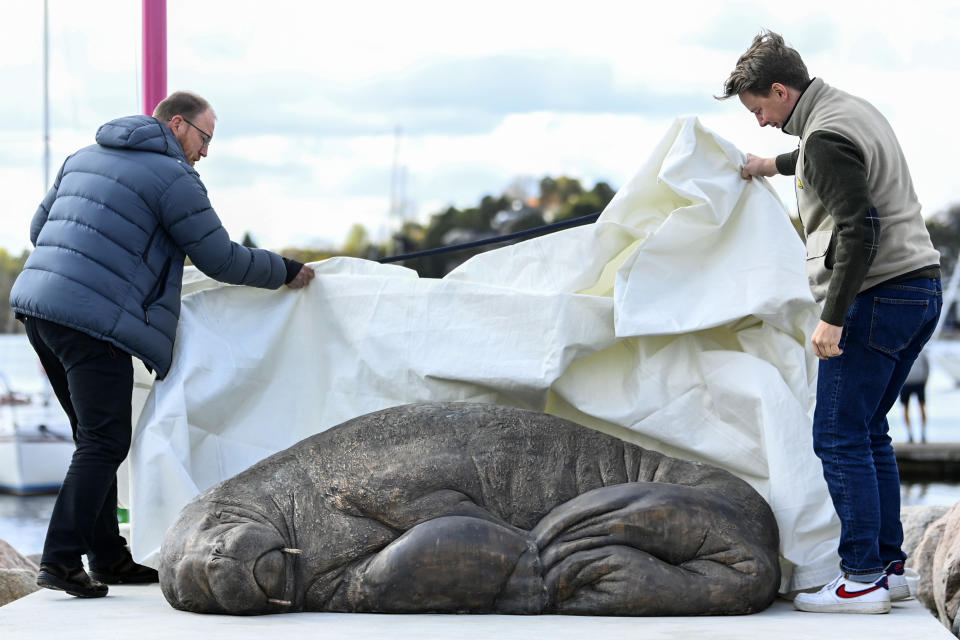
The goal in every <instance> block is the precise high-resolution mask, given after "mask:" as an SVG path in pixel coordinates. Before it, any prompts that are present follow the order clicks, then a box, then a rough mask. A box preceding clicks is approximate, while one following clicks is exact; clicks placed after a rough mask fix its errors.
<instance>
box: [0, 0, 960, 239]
mask: <svg viewBox="0 0 960 640" xmlns="http://www.w3.org/2000/svg"><path fill="white" fill-rule="evenodd" d="M776 8H777V6H776V5H774V4H772V3H769V2H764V3H758V2H737V1H726V2H724V1H718V0H712V1H701V0H679V1H677V2H647V1H644V0H633V1H630V2H627V1H625V0H619V1H617V2H610V1H607V0H591V1H590V2H557V1H556V0H554V1H552V2H533V1H525V0H512V1H511V2H502V1H500V0H488V1H486V2H482V3H459V2H449V1H446V2H435V1H426V0H423V1H421V0H408V1H405V2H396V1H393V2H373V1H366V0H353V1H351V2H342V1H341V2H325V1H317V2H301V1H292V0H273V1H271V2H252V1H244V0H230V1H226V0H204V1H201V2H196V1H190V2H188V1H186V0H167V48H168V62H167V65H168V80H167V87H168V90H169V91H174V90H176V89H188V90H192V91H195V92H197V93H199V94H201V95H203V96H204V97H206V98H207V99H208V100H209V101H210V102H211V104H212V105H213V107H214V109H215V111H216V113H217V116H218V120H217V125H216V131H215V132H214V139H213V142H212V143H211V146H210V150H209V156H208V157H207V158H205V159H202V160H201V161H200V162H199V163H198V164H197V166H196V169H197V170H198V171H199V173H200V176H201V179H202V180H203V182H204V184H205V185H206V187H207V190H208V193H209V195H210V199H211V202H212V203H213V206H214V208H215V209H216V210H217V213H218V214H219V216H220V218H221V220H222V221H223V223H224V226H225V227H226V228H227V230H228V231H229V232H230V235H231V236H232V237H233V238H234V239H237V240H239V239H240V238H242V236H243V234H244V233H247V232H249V233H250V234H251V236H252V237H253V239H254V241H255V242H256V243H257V244H258V245H260V246H263V247H268V248H272V249H281V248H284V247H298V248H318V249H319V248H333V247H338V246H340V245H341V244H342V243H343V241H344V240H345V239H346V237H347V234H348V232H349V230H350V228H351V227H352V226H353V225H354V224H361V225H364V226H365V227H366V228H367V229H368V231H369V232H370V234H371V236H373V237H374V238H375V239H381V238H385V237H387V236H388V235H389V233H390V232H391V231H392V230H393V229H395V228H397V227H398V226H399V224H400V221H401V220H402V219H403V218H407V219H416V220H420V221H421V222H424V221H426V220H427V219H428V218H429V216H430V215H431V214H433V213H437V212H439V211H441V210H443V209H444V208H446V207H447V206H450V205H454V206H457V207H461V208H464V207H468V206H472V205H474V204H476V203H477V202H478V201H479V199H480V198H481V197H482V196H484V195H487V194H491V195H499V194H501V193H503V192H504V191H506V190H507V188H508V187H510V186H511V185H526V186H527V188H528V190H529V191H530V192H531V193H530V195H535V185H536V184H537V182H538V181H539V179H540V178H542V177H543V176H546V175H550V176H553V177H557V176H560V175H566V176H569V177H574V178H578V179H579V180H580V181H581V182H582V183H583V184H584V186H585V187H587V188H590V187H592V186H593V185H594V184H595V183H596V182H598V181H601V180H602V181H606V182H608V183H609V184H611V185H612V186H613V187H614V188H619V187H621V186H623V185H624V184H626V182H627V180H628V179H629V178H630V177H631V176H632V175H633V174H634V173H635V172H636V171H638V170H639V169H640V167H641V166H642V164H643V162H644V161H645V160H646V158H647V157H648V155H649V153H650V151H651V150H652V149H653V147H654V146H655V145H656V143H657V142H658V141H659V140H660V139H661V138H662V136H663V135H664V134H665V133H666V132H667V130H668V129H669V127H670V124H671V123H672V122H673V121H674V120H675V119H676V118H677V117H681V116H689V115H694V116H697V117H699V118H700V120H701V122H702V123H703V124H704V125H705V126H707V127H708V128H710V129H711V130H713V131H714V132H716V133H717V134H719V135H720V136H722V137H723V138H726V139H727V140H730V141H731V142H733V143H734V144H735V145H736V146H737V147H738V148H740V149H741V150H743V151H745V152H751V153H756V154H758V155H775V154H778V153H783V152H786V151H790V150H792V149H794V148H795V147H796V144H797V139H796V138H793V137H790V136H787V135H785V134H783V133H782V132H780V131H777V130H774V129H772V128H765V129H761V128H760V127H758V126H757V123H756V120H755V119H754V117H753V116H752V115H751V114H750V113H749V112H748V111H747V110H746V109H745V108H744V107H743V106H742V105H741V104H740V102H739V101H738V100H736V99H735V98H734V99H732V100H727V101H718V100H715V99H714V98H713V96H714V95H716V94H718V93H720V92H721V89H722V85H723V81H724V80H725V79H726V77H727V76H728V74H729V73H730V71H731V70H732V69H733V67H734V65H735V64H736V60H737V58H738V57H739V55H740V54H741V53H742V52H743V51H744V50H745V49H746V48H747V46H748V45H749V43H750V41H751V39H752V38H753V36H754V35H756V34H757V33H758V32H760V31H761V30H762V29H764V28H767V29H771V30H774V31H777V32H779V33H781V34H782V35H783V36H784V38H785V39H786V40H787V42H788V43H789V44H791V45H792V46H793V47H795V48H796V49H797V50H798V51H799V52H800V54H801V55H802V56H803V58H804V60H805V62H806V64H807V67H808V69H809V70H810V73H811V75H812V76H818V77H822V78H823V79H824V80H825V81H826V82H827V83H829V84H831V85H834V86H837V87H839V88H841V89H844V90H845V91H848V92H850V93H853V94H855V95H859V96H861V97H864V98H866V99H868V100H870V101H871V102H873V103H874V104H875V105H876V106H877V107H878V108H879V109H880V110H881V112H883V114H884V115H885V116H886V117H887V119H888V120H889V121H890V122H891V124H892V125H893V128H894V130H895V131H896V133H897V135H898V137H899V139H900V142H901V145H902V147H903V149H904V151H905V153H906V156H907V159H908V162H909V163H910V167H911V171H912V174H913V180H914V185H915V187H916V190H917V193H918V196H919V198H920V200H921V202H922V203H923V206H924V213H925V215H935V214H936V213H937V212H939V211H942V210H944V209H945V208H946V207H948V206H949V205H950V204H952V203H955V202H958V201H960V180H958V179H957V178H956V169H955V167H956V162H954V161H951V157H952V156H953V153H952V152H953V151H954V150H955V149H957V148H958V146H960V145H958V143H960V133H958V127H957V126H956V123H954V122H952V117H953V115H955V113H956V109H957V104H958V100H957V98H958V96H960V38H957V37H956V34H957V33H960V2H945V1H936V0H931V1H924V2H897V3H891V2H875V1H874V2H838V1H836V0H833V1H831V2H823V1H821V0H806V1H805V2H802V3H792V4H790V5H785V4H782V5H780V8H781V9H782V10H780V11H777V10H776ZM0 11H2V15H3V16H4V19H3V21H2V24H0V86H2V87H3V91H2V93H0V96H2V97H0V194H2V197H0V203H2V205H0V206H2V209H0V248H4V249H6V250H7V251H9V252H11V253H17V254H19V252H20V251H22V250H24V249H27V248H29V246H30V244H29V225H30V220H31V218H32V216H33V213H34V212H35V211H36V208H37V205H38V204H39V202H40V200H41V199H42V197H43V195H44V193H45V192H46V190H47V188H48V186H49V185H46V184H44V177H43V176H44V171H43V164H44V162H43V130H42V129H43V117H42V104H43V102H42V101H43V82H42V77H43V71H42V70H43V44H42V43H43V35H42V34H43V2H41V1H40V0H29V1H27V0H0ZM49 36H50V37H49V42H50V57H49V91H50V119H51V127H50V149H51V162H50V164H51V167H50V175H51V178H50V179H51V180H52V179H53V176H55V175H56V172H57V170H58V168H59V166H60V164H61V163H62V162H63V160H64V159H65V158H66V157H67V156H68V155H69V154H71V153H73V152H74V151H76V150H77V149H79V148H81V147H83V146H86V145H88V144H91V143H93V138H94V134H95V133H96V130H97V128H98V127H99V126H100V125H101V124H103V123H104V122H107V121H109V120H111V119H113V118H116V117H120V116H124V115H130V114H134V113H142V111H143V105H142V89H141V86H140V85H141V75H142V72H141V2H138V1H137V0H83V1H76V0H49ZM392 176H401V177H402V179H401V180H397V181H394V180H392ZM396 184H401V185H402V188H395V187H394V185H396ZM773 184H774V186H775V188H776V189H777V192H778V193H779V194H780V195H781V198H782V199H783V200H784V203H785V204H786V205H787V207H788V208H789V209H792V210H795V208H796V202H795V198H794V195H793V187H792V182H791V181H790V179H789V178H783V177H780V178H774V179H773ZM392 193H393V194H394V197H391V194H392Z"/></svg>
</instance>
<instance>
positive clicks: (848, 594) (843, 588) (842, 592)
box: [837, 584, 883, 598]
mask: <svg viewBox="0 0 960 640" xmlns="http://www.w3.org/2000/svg"><path fill="white" fill-rule="evenodd" d="M882 588H883V585H882V584H875V585H873V586H872V587H870V588H869V589H863V590H861V591H847V585H845V584H842V585H840V588H839V589H837V596H839V597H841V598H856V597H857V596H864V595H867V594H868V593H870V592H871V591H876V590H877V589H882Z"/></svg>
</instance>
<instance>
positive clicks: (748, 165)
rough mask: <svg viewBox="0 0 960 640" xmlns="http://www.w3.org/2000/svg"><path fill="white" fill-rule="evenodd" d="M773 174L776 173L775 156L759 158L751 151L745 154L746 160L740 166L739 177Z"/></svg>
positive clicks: (748, 177)
mask: <svg viewBox="0 0 960 640" xmlns="http://www.w3.org/2000/svg"><path fill="white" fill-rule="evenodd" d="M775 175H777V159H776V158H761V157H759V156H755V155H753V154H752V153H748V154H747V161H746V162H745V163H743V166H742V167H741V168H740V177H741V178H743V179H744V180H750V179H751V178H753V176H762V177H764V178H769V177H770V176H775Z"/></svg>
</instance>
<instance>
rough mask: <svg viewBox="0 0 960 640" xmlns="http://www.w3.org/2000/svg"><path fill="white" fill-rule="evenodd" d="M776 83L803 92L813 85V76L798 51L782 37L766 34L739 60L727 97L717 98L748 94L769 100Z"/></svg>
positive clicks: (725, 92)
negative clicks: (767, 97)
mask: <svg viewBox="0 0 960 640" xmlns="http://www.w3.org/2000/svg"><path fill="white" fill-rule="evenodd" d="M774 82H779V83H780V84H782V85H785V86H788V87H792V88H794V89H797V90H799V91H802V90H803V89H805V88H806V86H807V85H808V84H809V83H810V74H809V73H807V65H805V64H804V63H803V58H801V57H800V54H799V53H797V51H796V49H793V48H791V47H788V46H787V43H785V42H784V41H783V37H782V36H781V35H780V34H779V33H774V32H773V31H770V30H764V31H761V32H760V34H759V35H757V36H756V37H755V38H754V39H753V43H752V44H751V45H750V48H749V49H747V50H746V52H745V53H744V54H743V55H742V56H740V59H739V60H737V66H736V67H735V68H734V69H733V72H732V73H731V74H730V77H729V78H727V81H726V82H724V83H723V94H722V95H719V96H714V97H715V98H716V99H717V100H726V99H727V98H731V97H733V96H738V95H740V94H741V93H743V92H744V91H749V92H750V93H753V94H756V95H760V96H766V95H768V94H769V93H770V87H772V86H773V83H774Z"/></svg>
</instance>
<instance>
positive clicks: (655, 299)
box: [129, 118, 839, 591]
mask: <svg viewBox="0 0 960 640" xmlns="http://www.w3.org/2000/svg"><path fill="white" fill-rule="evenodd" d="M743 160H744V158H743V155H742V154H741V153H740V152H739V151H738V150H736V149H735V148H734V147H733V146H731V145H730V144H729V143H728V142H726V141H724V140H723V139H721V138H719V137H718V136H717V135H716V134H714V133H712V132H711V131H709V130H707V129H705V128H704V127H703V126H702V125H701V124H700V123H699V121H698V120H696V119H695V118H685V119H679V120H677V121H676V122H675V123H674V125H673V126H672V127H671V129H670V130H669V131H668V132H667V134H666V135H665V136H664V138H663V140H662V141H661V142H660V144H659V145H658V146H657V147H656V148H655V149H654V151H653V153H652V154H651V156H650V159H649V160H648V161H647V163H646V164H645V165H644V166H643V168H642V169H641V170H640V171H639V172H638V173H637V175H636V176H635V177H634V178H633V179H632V180H631V181H630V182H629V183H628V184H627V185H626V186H624V187H623V188H622V189H621V190H620V191H619V192H618V193H617V195H616V197H615V198H614V200H613V201H612V202H611V203H610V205H609V206H608V207H607V208H606V210H605V211H604V212H603V214H602V215H601V216H600V218H599V220H598V221H597V222H596V223H595V224H593V225H589V226H584V227H578V228H574V229H569V230H566V231H560V232H557V233H554V234H551V235H548V236H544V237H540V238H536V239H533V240H529V241H526V242H522V243H519V244H516V245H513V246H509V247H504V248H501V249H497V250H494V251H489V252H486V253H483V254H480V255H478V256H476V257H474V258H472V259H471V260H469V261H467V262H465V263H464V264H463V265H461V266H460V267H459V268H458V269H456V270H455V271H453V272H452V273H450V274H449V275H448V276H447V277H445V278H443V279H439V280H438V279H426V278H419V277H418V276H417V274H416V273H415V272H414V271H412V270H410V269H406V268H403V267H399V266H389V265H380V264H377V263H373V262H368V261H363V260H356V259H349V258H335V259H331V260H327V261H324V262H322V263H317V264H315V265H313V266H314V267H315V269H316V271H317V278H316V279H315V280H314V282H313V283H311V285H310V286H309V287H307V288H306V289H304V290H299V291H292V290H289V289H286V288H282V289H281V290H279V291H264V290H259V289H252V288H245V287H234V286H226V285H220V284H218V283H215V282H213V281H211V280H208V279H205V278H203V277H202V276H201V277H197V275H196V274H195V273H193V274H188V276H187V277H188V278H189V279H190V284H189V286H187V287H185V291H186V292H187V293H186V294H185V297H184V299H183V313H182V317H181V323H180V331H179V334H178V337H177V343H176V348H175V353H174V366H173V369H172V370H171V371H170V374H169V375H168V377H167V378H166V379H165V380H163V381H161V382H158V383H156V384H154V386H153V388H152V390H151V391H150V395H149V396H148V397H147V399H146V403H145V405H144V408H143V411H142V413H141V415H140V419H139V423H138V425H137V428H136V431H135V435H134V442H133V446H132V448H131V454H130V465H129V468H130V480H129V482H130V485H129V486H130V496H129V501H130V505H131V509H132V521H133V523H134V526H133V529H132V532H131V534H132V545H133V550H134V556H135V557H136V559H137V560H138V561H141V562H151V561H155V560H156V558H157V553H158V551H159V547H160V543H161V541H162V538H163V532H164V531H165V530H166V528H167V527H168V526H169V525H170V523H171V522H172V521H173V519H174V517H175V516H176V514H177V513H178V511H179V510H180V509H181V508H182V507H183V506H184V505H185V504H186V503H187V502H188V501H189V500H190V499H192V498H193V497H194V496H195V495H197V494H198V493H199V492H201V491H203V490H204V489H206V488H208V487H210V486H212V485H213V484H215V483H217V482H219V481H220V480H223V479H225V478H228V477H230V476H232V475H234V474H236V473H238V472H239V471H241V470H243V469H245V468H246V467H248V466H249V465H251V464H253V463H254V462H256V461H257V460H260V459H262V458H263V457H265V456H267V455H270V454H272V453H274V452H276V451H279V450H281V449H284V448H286V447H288V446H290V445H292V444H293V443H295V442H297V441H299V440H301V439H302V438H305V437H307V436H309V435H311V434H313V433H317V432H319V431H322V430H324V429H328V428H330V427H332V426H334V425H336V424H339V423H340V422H343V421H344V420H348V419H350V418H353V417H355V416H358V415H361V414H364V413H368V412H371V411H376V410H379V409H383V408H386V407H390V406H394V405H398V404H405V403H409V402H423V401H451V400H452V401H458V400H463V401H479V402H491V403H498V404H507V405H513V406H518V407H525V408H529V409H536V410H545V411H547V412H550V413H554V414H557V415H561V416H563V417H567V418H570V419H573V420H575V421H577V422H580V423H581V424H585V425H587V426H591V427H594V428H597V429H600V430H603V431H606V432H608V433H612V434H614V435H616V436H619V437H621V438H624V439H626V440H630V441H632V442H636V443H638V444H640V445H641V446H645V447H648V448H652V449H656V450H659V451H662V452H664V453H667V454H668V455H674V456H678V457H683V458H688V459H695V460H701V461H704V462H708V463H711V464H715V465H718V466H720V467H723V468H726V469H728V470H730V471H731V472H733V473H735V474H736V475H738V476H740V477H741V478H743V479H744V480H746V481H748V482H749V483H750V484H751V485H752V486H754V487H755V488H756V489H757V490H758V491H759V492H760V493H761V494H762V495H763V496H764V497H765V498H766V499H767V500H768V501H769V502H770V505H771V507H772V508H773V511H774V513H775V515H776V517H777V520H778V523H779V525H780V535H781V552H782V555H783V559H784V563H783V566H784V568H785V572H784V580H783V584H782V590H783V591H790V590H795V589H803V588H808V587H811V586H815V585H818V584H823V583H824V582H826V581H828V580H829V579H830V577H832V576H833V574H834V573H835V572H836V566H837V557H836V542H837V536H838V534H839V524H838V521H837V519H836V514H835V513H834V511H833V508H832V506H831V503H830V499H829V496H828V495H827V490H826V485H825V484H824V481H823V479H822V476H821V472H820V464H819V461H818V460H817V459H816V457H815V456H814V454H813V451H812V444H811V435H810V415H811V411H812V406H813V398H814V385H815V376H816V360H815V359H814V358H813V357H812V355H811V354H810V353H809V350H808V349H806V348H805V346H806V341H807V336H808V335H809V333H810V332H811V331H812V328H813V326H814V325H815V323H816V318H817V317H818V315H819V309H818V307H817V305H816V304H815V303H814V302H813V299H812V297H811V295H810V292H809V289H808V286H807V279H806V274H805V269H804V250H803V246H802V243H801V241H800V239H799V237H798V236H797V233H796V231H795V230H794V229H793V227H792V225H791V223H790V221H789V219H788V217H787V214H786V212H785V211H784V207H783V204H782V203H781V202H780V200H779V199H778V198H777V196H776V195H775V193H774V192H773V190H772V189H771V188H770V187H769V185H768V184H766V182H765V181H764V180H760V179H755V180H752V181H745V180H742V179H741V178H740V177H739V170H738V168H739V166H740V165H741V164H742V162H743Z"/></svg>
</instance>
